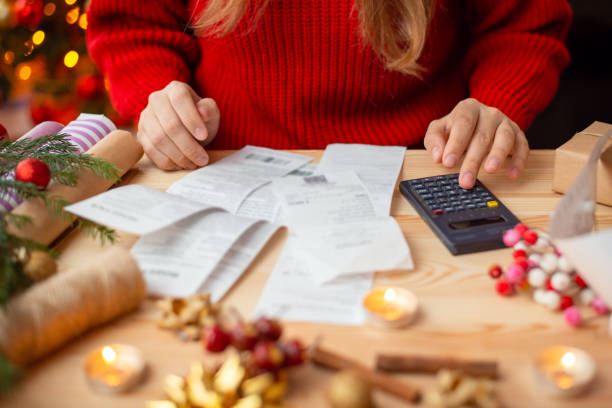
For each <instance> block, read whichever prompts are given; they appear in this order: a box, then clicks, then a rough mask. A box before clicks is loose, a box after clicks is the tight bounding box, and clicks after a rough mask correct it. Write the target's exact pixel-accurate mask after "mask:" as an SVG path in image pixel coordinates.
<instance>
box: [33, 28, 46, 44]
mask: <svg viewBox="0 0 612 408" xmlns="http://www.w3.org/2000/svg"><path fill="white" fill-rule="evenodd" d="M43 41H45V32H44V31H43V30H38V31H36V32H35V33H34V34H32V42H33V43H34V45H40V44H42V43H43Z"/></svg>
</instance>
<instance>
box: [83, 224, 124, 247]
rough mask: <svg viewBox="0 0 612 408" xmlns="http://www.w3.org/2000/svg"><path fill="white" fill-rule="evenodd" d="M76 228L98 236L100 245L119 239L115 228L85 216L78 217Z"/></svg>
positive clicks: (94, 236) (112, 242)
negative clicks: (97, 222)
mask: <svg viewBox="0 0 612 408" xmlns="http://www.w3.org/2000/svg"><path fill="white" fill-rule="evenodd" d="M76 228H77V229H78V230H80V231H83V232H84V233H86V234H87V235H89V236H90V237H92V238H97V239H98V240H99V241H100V245H105V244H106V243H107V242H109V243H111V244H114V243H115V240H116V239H117V237H116V234H115V230H113V229H110V228H108V227H105V226H104V225H100V224H96V223H95V222H92V221H89V220H86V219H84V218H77V220H76Z"/></svg>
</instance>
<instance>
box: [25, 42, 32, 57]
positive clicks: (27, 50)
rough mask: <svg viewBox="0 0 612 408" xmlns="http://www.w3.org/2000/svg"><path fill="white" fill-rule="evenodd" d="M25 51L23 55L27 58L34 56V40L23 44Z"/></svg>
mask: <svg viewBox="0 0 612 408" xmlns="http://www.w3.org/2000/svg"><path fill="white" fill-rule="evenodd" d="M23 45H24V47H25V50H24V51H23V55H25V56H26V57H27V56H29V55H30V54H32V51H34V43H33V42H32V40H28V41H26V42H25V43H23Z"/></svg>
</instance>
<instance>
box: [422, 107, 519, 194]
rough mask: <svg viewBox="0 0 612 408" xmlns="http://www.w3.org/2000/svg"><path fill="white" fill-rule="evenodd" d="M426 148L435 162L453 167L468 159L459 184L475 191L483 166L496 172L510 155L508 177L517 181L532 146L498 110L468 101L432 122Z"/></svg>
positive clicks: (464, 162) (462, 169) (463, 165)
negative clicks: (461, 160) (461, 158)
mask: <svg viewBox="0 0 612 408" xmlns="http://www.w3.org/2000/svg"><path fill="white" fill-rule="evenodd" d="M424 143H425V148H426V149H427V150H428V151H429V152H430V153H431V155H432V156H433V159H434V161H435V162H437V163H440V162H442V164H443V165H444V166H445V167H448V168H451V167H454V166H455V165H457V163H459V159H460V157H461V156H462V155H463V153H465V159H464V160H463V164H462V165H461V171H460V173H459V185H460V186H461V187H463V188H472V187H473V186H474V183H475V182H476V176H477V175H478V170H479V169H480V165H481V164H482V163H483V162H484V168H485V170H486V171H487V172H488V173H495V172H497V170H499V169H500V168H501V166H502V163H503V162H504V160H505V159H506V157H508V156H509V155H512V161H511V163H510V166H509V167H508V177H510V178H513V179H515V178H517V177H518V176H519V174H520V173H521V171H522V170H523V168H524V167H525V162H526V160H527V156H528V155H529V144H528V143H527V138H526V137H525V133H523V131H522V130H521V129H520V128H519V126H518V125H517V124H516V123H514V122H513V121H512V120H510V119H509V118H508V117H507V116H506V115H504V114H503V113H502V112H501V111H500V110H499V109H496V108H493V107H490V106H487V105H484V104H482V103H480V102H478V101H477V100H476V99H473V98H468V99H464V100H463V101H461V102H459V103H458V104H457V106H455V108H454V109H453V110H452V112H451V113H449V114H448V115H446V116H444V117H443V118H440V119H437V120H434V121H432V122H431V123H430V125H429V128H428V129H427V133H426V134H425V140H424Z"/></svg>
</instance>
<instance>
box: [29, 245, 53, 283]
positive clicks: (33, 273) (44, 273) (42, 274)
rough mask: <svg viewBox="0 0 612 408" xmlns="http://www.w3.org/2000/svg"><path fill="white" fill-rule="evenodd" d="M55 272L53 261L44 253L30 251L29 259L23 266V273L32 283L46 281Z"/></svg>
mask: <svg viewBox="0 0 612 408" xmlns="http://www.w3.org/2000/svg"><path fill="white" fill-rule="evenodd" d="M55 272H57V263H56V262H55V259H53V257H52V256H51V255H49V254H48V253H46V252H44V251H32V253H31V254H30V259H29V260H28V261H27V262H26V263H25V264H24V265H23V273H24V274H25V275H26V276H27V277H29V278H30V279H32V280H33V281H34V282H38V281H41V280H43V279H47V278H48V277H49V276H51V275H53V274H54V273H55Z"/></svg>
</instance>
